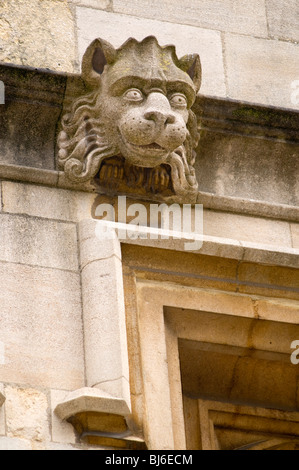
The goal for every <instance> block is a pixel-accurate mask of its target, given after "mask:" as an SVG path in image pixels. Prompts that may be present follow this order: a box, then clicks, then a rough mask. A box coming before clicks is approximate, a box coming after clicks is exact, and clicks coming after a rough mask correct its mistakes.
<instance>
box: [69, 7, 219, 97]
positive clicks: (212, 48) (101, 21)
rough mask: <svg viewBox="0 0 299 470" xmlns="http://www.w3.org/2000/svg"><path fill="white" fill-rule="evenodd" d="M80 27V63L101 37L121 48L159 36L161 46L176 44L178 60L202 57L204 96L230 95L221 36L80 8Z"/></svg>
mask: <svg viewBox="0 0 299 470" xmlns="http://www.w3.org/2000/svg"><path fill="white" fill-rule="evenodd" d="M77 25H78V46H79V57H80V60H81V58H82V57H83V54H84V52H85V50H86V49H87V47H88V46H89V44H90V43H91V41H92V40H93V39H95V38H97V37H98V36H101V37H102V38H104V39H106V40H107V41H109V42H111V43H112V44H113V45H114V46H115V47H119V46H121V44H123V43H124V42H125V41H126V40H127V39H128V38H129V37H132V36H133V37H135V38H136V39H138V40H141V39H143V38H145V37H146V36H149V35H155V36H156V37H157V39H158V41H159V42H160V44H161V45H166V44H174V45H175V46H176V50H177V54H178V56H183V55H185V54H190V51H192V52H196V53H197V54H199V55H200V59H201V62H202V69H203V83H202V87H201V93H203V94H206V95H213V96H225V95H226V87H225V78H224V67H223V58H222V42H221V34H220V33H219V32H216V31H209V30H207V29H200V28H194V27H192V26H184V25H180V24H173V23H166V22H163V21H154V20H141V19H139V18H136V17H133V16H127V15H119V14H113V13H108V12H105V11H95V10H91V9H89V8H80V7H78V8H77Z"/></svg>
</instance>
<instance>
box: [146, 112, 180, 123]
mask: <svg viewBox="0 0 299 470" xmlns="http://www.w3.org/2000/svg"><path fill="white" fill-rule="evenodd" d="M144 118H145V119H146V120H147V121H154V122H155V123H156V124H158V125H164V126H166V125H167V124H174V122H175V116H174V115H173V114H171V113H167V112H163V111H160V110H159V109H148V110H147V111H146V112H145V113H144Z"/></svg>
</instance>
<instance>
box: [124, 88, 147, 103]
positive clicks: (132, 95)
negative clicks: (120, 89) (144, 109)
mask: <svg viewBox="0 0 299 470" xmlns="http://www.w3.org/2000/svg"><path fill="white" fill-rule="evenodd" d="M123 96H124V98H125V99H126V100H128V101H143V94H142V92H141V91H140V90H138V89H137V88H132V89H131V90H127V91H126V92H125V93H124V95H123Z"/></svg>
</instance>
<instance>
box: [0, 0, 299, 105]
mask: <svg viewBox="0 0 299 470" xmlns="http://www.w3.org/2000/svg"><path fill="white" fill-rule="evenodd" d="M0 9H1V19H0V61H3V62H9V63H14V64H22V65H29V66H32V67H38V68H48V69H51V70H56V71H64V72H71V73H72V72H79V70H80V61H81V58H82V55H83V53H84V50H85V49H86V47H87V46H88V44H89V43H90V42H91V41H92V40H93V39H94V38H96V37H99V36H100V37H102V38H104V39H106V40H108V41H110V42H112V43H113V44H114V45H115V46H120V45H121V43H122V42H123V41H125V40H126V39H127V38H128V37H130V36H134V37H136V38H137V39H139V40H140V39H142V38H143V37H145V36H146V35H151V34H153V35H156V36H157V37H158V39H159V40H160V41H161V43H175V45H176V46H177V49H178V52H179V54H182V55H183V54H185V53H190V52H192V51H194V52H198V53H200V55H201V59H202V64H203V73H204V74H203V87H202V90H201V92H202V93H203V94H204V95H212V96H217V97H229V98H232V99H236V100H243V101H247V102H254V103H261V104H266V105H271V106H279V107H284V108H293V109H298V93H297V88H298V87H297V84H298V83H296V81H298V80H299V65H298V60H297V58H298V47H299V46H298V40H299V35H298V34H299V33H298V24H297V23H296V19H297V18H298V15H299V4H298V2H297V1H296V0H253V1H251V2H246V1H245V0H242V1H238V2H236V1H234V0H224V1H223V0H204V1H201V2H197V1H194V0H188V1H185V2H181V1H178V0H163V1H160V0H153V1H151V2H148V1H147V0H125V1H124V0H69V1H67V0H42V1H40V0H30V1H28V0H2V1H1V2H0ZM33 11H34V15H33V14H32V12H33Z"/></svg>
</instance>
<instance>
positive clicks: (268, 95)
mask: <svg viewBox="0 0 299 470" xmlns="http://www.w3.org/2000/svg"><path fill="white" fill-rule="evenodd" d="M225 49H226V61H227V77H228V96H229V97H230V98H235V99H238V100H244V101H251V102H254V103H263V104H266V105H271V106H280V107H284V108H294V109H298V105H296V104H293V103H292V92H293V90H292V87H291V86H292V83H293V81H294V80H297V79H298V76H299V63H298V60H297V59H298V46H297V45H296V44H291V43H288V42H283V41H281V42H279V41H265V40H263V39H257V38H250V37H245V36H237V35H232V34H228V35H227V36H226V39H225Z"/></svg>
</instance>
